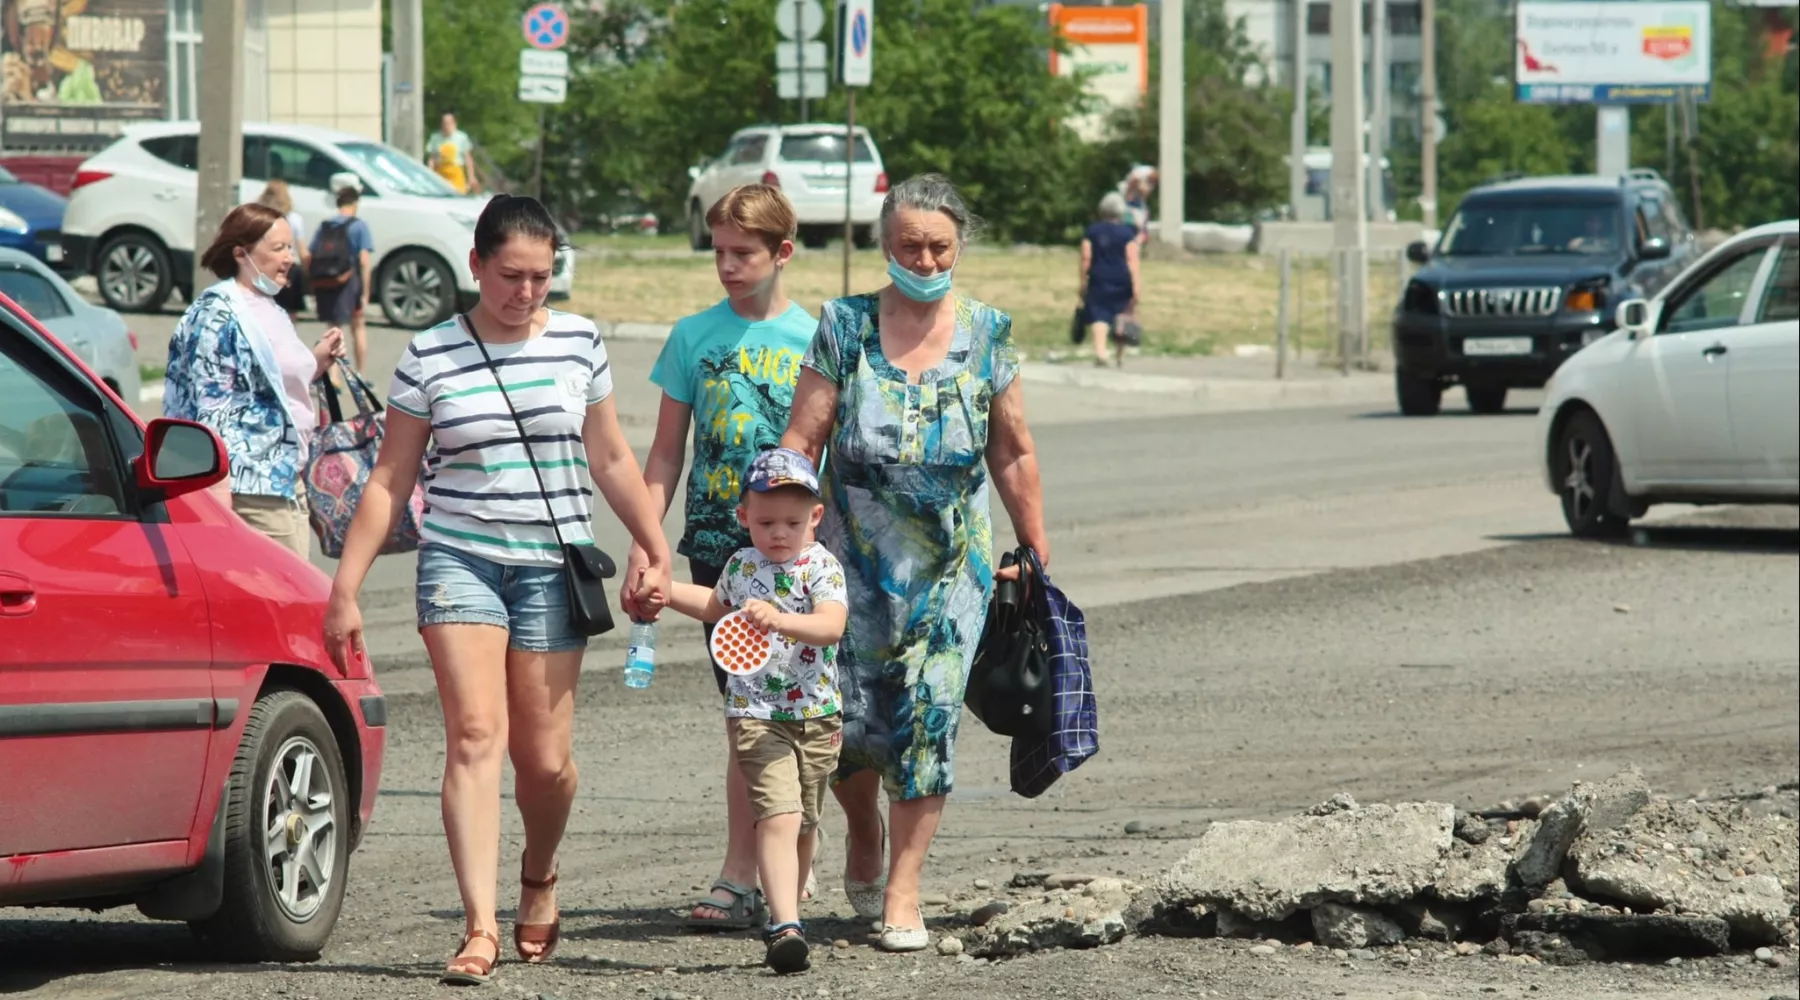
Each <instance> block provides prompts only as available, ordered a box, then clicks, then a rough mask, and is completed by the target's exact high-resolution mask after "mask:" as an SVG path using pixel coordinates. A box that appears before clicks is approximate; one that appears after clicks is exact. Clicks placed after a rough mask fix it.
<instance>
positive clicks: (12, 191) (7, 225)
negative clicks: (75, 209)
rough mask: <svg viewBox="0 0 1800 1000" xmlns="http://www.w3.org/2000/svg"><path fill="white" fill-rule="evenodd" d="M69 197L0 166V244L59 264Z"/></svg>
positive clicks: (61, 255) (50, 262)
mask: <svg viewBox="0 0 1800 1000" xmlns="http://www.w3.org/2000/svg"><path fill="white" fill-rule="evenodd" d="M68 204H69V199H67V198H64V197H63V196H62V195H60V194H57V193H56V192H55V191H52V190H50V189H49V188H46V187H41V186H39V185H37V184H31V183H28V182H26V181H22V180H20V179H19V178H18V177H16V176H14V175H13V174H12V172H11V171H9V170H7V169H6V168H5V167H0V247H10V248H11V249H14V250H22V251H24V252H26V253H28V254H30V255H32V256H33V257H36V258H37V259H38V260H41V261H45V262H47V263H49V264H54V265H57V266H59V267H60V266H62V264H63V247H62V226H63V212H64V210H65V209H66V208H67V207H68Z"/></svg>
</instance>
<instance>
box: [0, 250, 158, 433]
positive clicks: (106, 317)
mask: <svg viewBox="0 0 1800 1000" xmlns="http://www.w3.org/2000/svg"><path fill="white" fill-rule="evenodd" d="M0 294H4V295H5V296H6V297H7V298H9V299H12V300H13V301H14V302H16V303H18V304H19V306H20V308H22V309H24V310H25V311H26V312H28V313H30V314H31V315H32V317H33V318H35V319H36V320H37V321H38V322H39V323H42V324H43V325H44V328H45V329H46V330H49V331H50V333H51V334H52V335H53V336H55V337H56V339H58V340H60V341H62V342H63V343H64V344H65V345H67V346H68V348H69V350H71V351H73V352H75V355H76V356H77V357H79V358H80V359H81V360H82V362H83V363H84V364H86V365H87V366H88V367H89V368H92V369H93V370H94V373H95V374H96V375H99V376H100V378H101V380H102V381H104V382H105V383H106V384H107V385H108V386H110V387H111V388H112V390H113V391H114V392H116V393H118V394H119V398H120V399H123V400H124V401H125V403H126V405H128V406H131V407H133V408H135V407H136V406H137V405H138V403H139V401H140V400H139V389H140V386H139V377H138V363H137V344H136V340H137V338H136V337H134V336H133V335H132V333H131V331H130V329H129V328H127V327H126V325H125V319H124V317H122V316H120V315H119V314H118V313H116V312H113V311H112V310H111V309H107V308H105V307H103V306H96V305H91V304H89V303H88V301H87V300H86V299H83V298H82V297H81V293H80V292H77V291H76V290H75V289H74V288H72V287H70V285H69V283H68V282H66V281H64V280H63V279H62V278H61V277H60V276H59V275H57V273H56V272H55V271H52V270H50V268H49V267H47V266H45V265H44V263H43V262H42V261H39V260H38V259H37V258H36V257H33V256H31V255H30V254H27V253H23V252H21V251H18V250H10V249H6V248H4V247H0Z"/></svg>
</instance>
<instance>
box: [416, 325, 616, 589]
mask: <svg viewBox="0 0 1800 1000" xmlns="http://www.w3.org/2000/svg"><path fill="white" fill-rule="evenodd" d="M487 349H488V354H489V355H490V356H491V357H492V358H493V359H494V365H495V367H497V368H498V369H499V372H500V376H501V378H503V379H504V380H505V382H506V391H507V393H508V394H510V395H511V397H512V405H513V407H514V408H515V409H516V410H517V411H518V414H519V419H520V420H521V421H523V422H524V424H525V432H526V433H527V434H528V435H530V441H531V451H532V454H534V455H536V456H537V464H538V470H539V471H540V472H542V473H543V476H544V486H545V488H547V489H548V490H549V497H550V504H551V507H553V508H554V510H555V515H556V524H557V527H559V528H561V529H562V535H563V539H564V540H565V541H569V542H576V543H581V542H591V541H593V539H594V533H593V526H592V517H593V516H592V503H591V501H592V498H593V495H594V494H593V486H592V480H591V479H590V478H589V474H588V461H587V455H586V454H585V452H584V451H583V448H582V442H581V425H582V421H583V419H584V418H585V417H586V416H587V408H588V407H590V406H592V405H594V404H595V403H599V402H601V401H603V400H605V399H606V397H608V396H610V395H611V394H612V375H611V374H610V373H609V371H608V370H607V361H606V348H605V346H604V345H602V344H601V342H600V331H599V330H598V329H597V328H596V327H595V326H594V324H593V323H592V322H591V321H589V320H586V319H583V318H582V317H580V316H575V315H571V314H569V313H563V312H555V311H552V312H551V313H550V322H549V324H548V325H546V326H545V328H544V332H543V334H542V335H541V336H537V337H533V338H531V339H529V340H524V341H520V342H518V343H513V344H494V343H489V344H488V345H487ZM388 403H389V404H390V405H392V406H393V407H394V408H395V409H397V410H400V411H401V412H403V413H407V414H410V415H412V416H415V417H418V418H419V419H421V420H429V421H430V422H431V436H432V441H433V448H432V452H431V457H430V460H429V462H428V463H427V464H428V466H429V468H430V470H431V471H430V475H429V476H428V478H427V480H426V483H427V485H426V489H425V503H426V513H425V524H424V526H423V528H422V530H421V531H420V540H421V541H424V542H434V543H437V544H440V545H446V546H449V547H451V548H454V549H457V550H458V551H461V552H466V553H469V554H470V555H476V556H480V557H482V558H483V559H491V560H493V561H494V562H498V563H507V564H510V565H521V566H524V565H558V564H560V563H561V562H562V554H561V553H560V552H559V551H558V549H557V544H556V533H555V531H554V530H553V529H552V528H551V526H550V519H549V518H550V509H549V508H546V506H545V504H544V493H542V492H541V491H540V490H539V489H538V481H537V477H536V476H534V475H532V471H531V463H530V461H529V460H528V459H527V457H526V453H525V447H524V445H523V444H521V443H520V441H519V432H518V429H517V428H516V427H515V426H514V425H513V418H512V415H511V414H509V413H508V412H507V409H506V399H505V397H503V396H501V395H500V390H499V387H498V385H497V384H496V383H495V381H494V375H493V373H492V372H491V371H490V370H489V369H488V366H487V364H486V363H485V362H483V361H482V358H481V348H480V347H478V346H477V345H476V343H475V341H474V340H473V339H472V338H471V337H470V335H469V333H468V331H467V329H466V328H465V327H464V326H462V324H461V322H460V321H459V320H458V319H457V318H454V317H453V318H451V319H449V320H446V321H445V322H443V323H439V324H438V325H437V326H434V327H432V328H431V329H429V330H426V331H424V332H423V333H421V334H419V335H418V336H416V337H414V338H413V341H412V343H411V344H409V345H408V346H407V348H406V354H405V355H404V356H402V357H401V359H400V365H399V367H398V368H396V369H395V370H394V381H393V385H392V386H391V387H390V388H389V390H388Z"/></svg>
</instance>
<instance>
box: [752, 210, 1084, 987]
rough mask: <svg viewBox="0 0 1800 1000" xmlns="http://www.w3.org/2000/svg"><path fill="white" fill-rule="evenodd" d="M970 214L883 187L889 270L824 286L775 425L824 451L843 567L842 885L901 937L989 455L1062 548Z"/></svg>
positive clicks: (914, 922)
mask: <svg viewBox="0 0 1800 1000" xmlns="http://www.w3.org/2000/svg"><path fill="white" fill-rule="evenodd" d="M970 225H971V217H970V214H969V211H968V208H967V207H966V206H965V205H964V203H963V200H962V197H961V196H960V195H959V194H958V193H957V191H956V189H955V188H954V187H953V186H952V185H951V184H950V182H949V181H947V180H945V179H944V178H942V177H939V176H936V175H929V174H928V175H925V176H921V177H915V178H912V179H910V180H908V181H906V182H904V183H902V184H900V185H899V186H897V187H895V188H894V189H893V190H892V191H891V192H889V194H888V196H887V200H886V202H885V203H884V204H883V205H882V211H881V234H882V247H883V251H884V252H885V253H886V255H887V257H888V276H889V278H890V279H891V283H890V284H889V285H888V286H887V287H886V288H883V289H882V290H881V291H879V292H875V293H872V294H867V295H858V296H852V297H849V298H844V299H836V300H833V301H830V302H827V303H825V305H824V308H823V310H822V315H821V318H820V321H819V330H818V333H817V334H816V335H815V336H814V338H813V343H812V346H811V348H810V349H809V350H808V351H807V355H806V359H805V361H804V362H803V364H804V368H803V370H802V372H801V374H800V382H799V385H798V386H797V387H796V389H795V392H794V408H793V416H792V418H791V420H790V422H789V424H788V430H787V433H786V435H784V436H783V438H782V444H783V445H785V446H787V447H791V448H794V449H796V450H798V451H801V452H803V453H805V454H807V455H810V456H812V457H813V458H814V459H815V460H817V458H818V456H819V455H820V453H821V452H822V451H823V452H828V453H829V456H830V460H829V462H828V463H827V466H826V476H825V490H824V500H825V510H826V513H825V521H824V524H823V525H822V527H821V530H820V540H821V541H822V542H824V544H825V546H826V547H827V548H828V549H830V550H831V552H832V553H833V554H834V555H836V556H837V558H838V560H839V562H841V563H843V566H844V571H845V574H846V575H847V577H848V579H849V584H850V586H849V592H850V622H849V629H848V631H847V632H846V633H845V635H844V639H843V641H842V643H840V645H839V664H840V670H839V673H840V676H839V685H840V687H841V689H842V691H843V694H844V706H845V727H844V745H843V751H842V754H841V757H840V766H839V771H838V776H837V780H836V782H835V785H834V787H835V791H836V793H837V798H838V801H839V803H840V804H841V805H842V806H843V808H844V812H845V815H846V818H847V819H848V821H849V824H848V825H849V833H850V842H849V844H848V845H847V848H846V851H845V854H846V858H845V872H844V891H845V893H846V895H848V896H849V898H850V902H851V904H852V905H853V906H854V907H855V909H856V912H857V914H858V915H860V916H862V917H865V918H869V919H873V918H874V917H877V916H879V917H881V919H882V927H883V929H882V932H881V936H880V945H881V947H882V948H884V949H886V950H889V951H917V950H920V949H923V948H924V947H926V945H927V944H929V943H930V939H929V936H928V935H927V933H926V931H925V919H924V915H923V914H922V913H921V912H920V909H919V891H920V877H921V874H922V872H923V869H924V865H925V854H926V852H927V851H928V850H929V848H930V847H931V840H932V837H933V836H934V835H935V834H936V832H937V828H938V823H939V820H940V819H941V817H942V815H943V809H944V797H945V796H946V795H948V794H949V792H950V790H951V787H952V785H953V783H954V776H955V772H954V760H955V758H954V750H955V742H956V730H957V723H958V721H959V720H960V718H961V714H962V699H963V689H964V686H965V684H966V683H967V681H968V676H969V663H970V660H971V659H972V658H973V656H974V653H975V647H976V644H977V643H978V642H979V641H980V639H981V631H982V626H983V624H984V622H985V620H986V616H987V605H988V599H989V596H990V594H991V592H992V589H993V582H994V575H995V574H994V565H993V553H992V550H993V530H992V527H991V525H990V522H989V517H988V496H989V493H988V476H989V474H990V473H991V474H992V475H993V478H994V483H995V485H996V486H997V487H998V488H999V492H1000V498H1001V500H1002V501H1003V502H1004V503H1005V504H1006V509H1007V513H1008V514H1010V515H1011V517H1012V523H1013V525H1014V527H1015V529H1016V530H1017V533H1018V537H1019V541H1020V542H1021V543H1023V544H1025V545H1029V546H1031V547H1032V548H1034V549H1035V550H1036V551H1037V553H1038V555H1039V556H1040V557H1041V558H1043V559H1044V560H1046V561H1047V560H1048V559H1049V556H1050V545H1049V540H1048V538H1047V537H1046V536H1045V533H1044V518H1043V503H1042V493H1041V489H1040V487H1039V482H1038V467H1037V455H1036V451H1035V449H1034V447H1033V445H1032V440H1031V432H1030V431H1029V429H1027V427H1026V424H1025V404H1024V396H1023V393H1022V391H1021V389H1020V388H1019V385H1018V379H1017V376H1018V370H1019V365H1018V353H1017V351H1016V350H1015V349H1014V347H1013V342H1012V320H1011V318H1010V317H1008V316H1007V315H1006V314H1005V313H1003V312H1000V311H999V310H997V309H994V308H993V307H991V306H988V305H984V304H983V303H980V302H977V301H975V300H974V299H970V298H966V297H964V296H961V295H958V294H955V293H954V292H952V291H951V280H952V279H951V275H952V271H953V270H954V268H955V266H956V263H957V261H958V259H959V258H960V257H961V255H962V251H963V247H964V245H965V243H966V242H967V239H968V231H969V228H970ZM884 787H885V789H886V791H887V793H888V797H889V799H890V801H891V805H890V809H889V814H890V817H891V820H892V827H893V830H892V833H893V851H892V856H891V861H890V863H889V869H888V874H887V876H886V878H885V879H884V878H883V877H882V875H881V862H882V854H883V837H884V832H885V831H884V830H883V826H882V822H881V812H880V800H879V796H880V792H881V790H882V789H883V788H884Z"/></svg>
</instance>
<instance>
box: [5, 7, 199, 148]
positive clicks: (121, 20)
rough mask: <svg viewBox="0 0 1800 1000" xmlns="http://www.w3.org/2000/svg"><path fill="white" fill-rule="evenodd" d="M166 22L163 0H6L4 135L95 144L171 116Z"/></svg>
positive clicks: (27, 141) (66, 144)
mask: <svg viewBox="0 0 1800 1000" xmlns="http://www.w3.org/2000/svg"><path fill="white" fill-rule="evenodd" d="M167 22H168V6H167V0H0V70H3V71H4V74H5V77H4V81H5V82H4V90H3V91H0V129H3V132H0V135H3V139H0V142H4V144H5V146H6V148H7V149H30V148H40V149H68V148H97V147H99V146H102V145H105V144H106V143H108V142H110V141H111V140H112V137H113V136H115V135H117V134H118V132H119V128H120V126H122V125H123V124H125V123H126V122H130V121H142V120H145V119H159V118H163V117H166V115H165V113H164V93H165V90H166V88H167V85H168V42H167V35H166V30H167Z"/></svg>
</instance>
